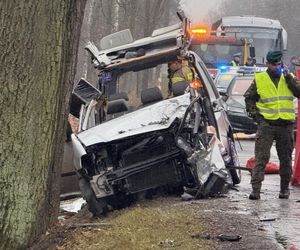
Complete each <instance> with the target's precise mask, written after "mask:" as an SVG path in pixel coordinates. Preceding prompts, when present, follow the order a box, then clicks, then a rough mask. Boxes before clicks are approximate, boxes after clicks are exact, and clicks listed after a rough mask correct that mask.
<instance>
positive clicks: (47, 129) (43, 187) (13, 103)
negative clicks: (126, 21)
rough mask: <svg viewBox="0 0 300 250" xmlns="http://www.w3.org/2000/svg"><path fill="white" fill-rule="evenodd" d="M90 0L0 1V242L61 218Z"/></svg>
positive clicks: (29, 237)
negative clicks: (69, 117)
mask: <svg viewBox="0 0 300 250" xmlns="http://www.w3.org/2000/svg"><path fill="white" fill-rule="evenodd" d="M84 4H85V1H84V0H77V1H76V0H64V1H60V0H41V1H33V0H27V1H26V2H24V1H17V0H3V1H1V2H0V13H1V27H0V34H1V38H0V48H1V51H2V53H1V55H0V57H1V59H0V60H1V73H0V81H1V85H0V92H1V95H0V104H1V113H0V124H1V131H0V152H1V154H0V166H1V167H0V189H1V193H0V242H1V244H0V249H24V248H26V247H27V246H28V245H29V244H30V243H32V242H33V240H34V239H35V238H36V237H38V236H39V235H40V234H43V233H44V232H45V231H46V229H47V228H48V227H49V226H50V225H52V223H54V222H55V221H56V220H57V214H58V211H59V183H58V181H59V179H60V178H59V177H60V168H61V160H62V157H61V152H62V145H63V144H62V143H63V139H64V123H65V120H66V111H67V110H66V109H67V102H68V99H69V92H70V87H71V82H72V80H73V76H74V69H75V67H74V66H75V61H76V56H75V55H76V50H77V45H78V37H79V31H80V23H81V19H82V16H83V9H84Z"/></svg>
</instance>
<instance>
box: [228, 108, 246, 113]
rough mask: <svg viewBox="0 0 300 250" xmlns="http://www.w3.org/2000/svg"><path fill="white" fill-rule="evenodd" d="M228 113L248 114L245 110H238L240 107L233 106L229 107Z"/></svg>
mask: <svg viewBox="0 0 300 250" xmlns="http://www.w3.org/2000/svg"><path fill="white" fill-rule="evenodd" d="M227 111H231V112H236V113H246V111H245V109H243V108H238V107H232V106H228V107H227Z"/></svg>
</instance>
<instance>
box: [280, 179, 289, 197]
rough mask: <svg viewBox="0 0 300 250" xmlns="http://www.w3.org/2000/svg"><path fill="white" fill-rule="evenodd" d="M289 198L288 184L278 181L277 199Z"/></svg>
mask: <svg viewBox="0 0 300 250" xmlns="http://www.w3.org/2000/svg"><path fill="white" fill-rule="evenodd" d="M289 196H290V190H289V182H286V181H285V182H284V181H280V192H279V199H288V198H289Z"/></svg>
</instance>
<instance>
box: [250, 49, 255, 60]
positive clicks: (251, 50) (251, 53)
mask: <svg viewBox="0 0 300 250" xmlns="http://www.w3.org/2000/svg"><path fill="white" fill-rule="evenodd" d="M249 52H250V56H251V57H252V58H254V57H255V47H253V46H251V47H249Z"/></svg>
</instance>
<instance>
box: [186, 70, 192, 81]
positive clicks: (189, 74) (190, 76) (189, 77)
mask: <svg viewBox="0 0 300 250" xmlns="http://www.w3.org/2000/svg"><path fill="white" fill-rule="evenodd" d="M187 78H188V80H191V81H192V80H193V73H192V72H191V73H188V74H187Z"/></svg>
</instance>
